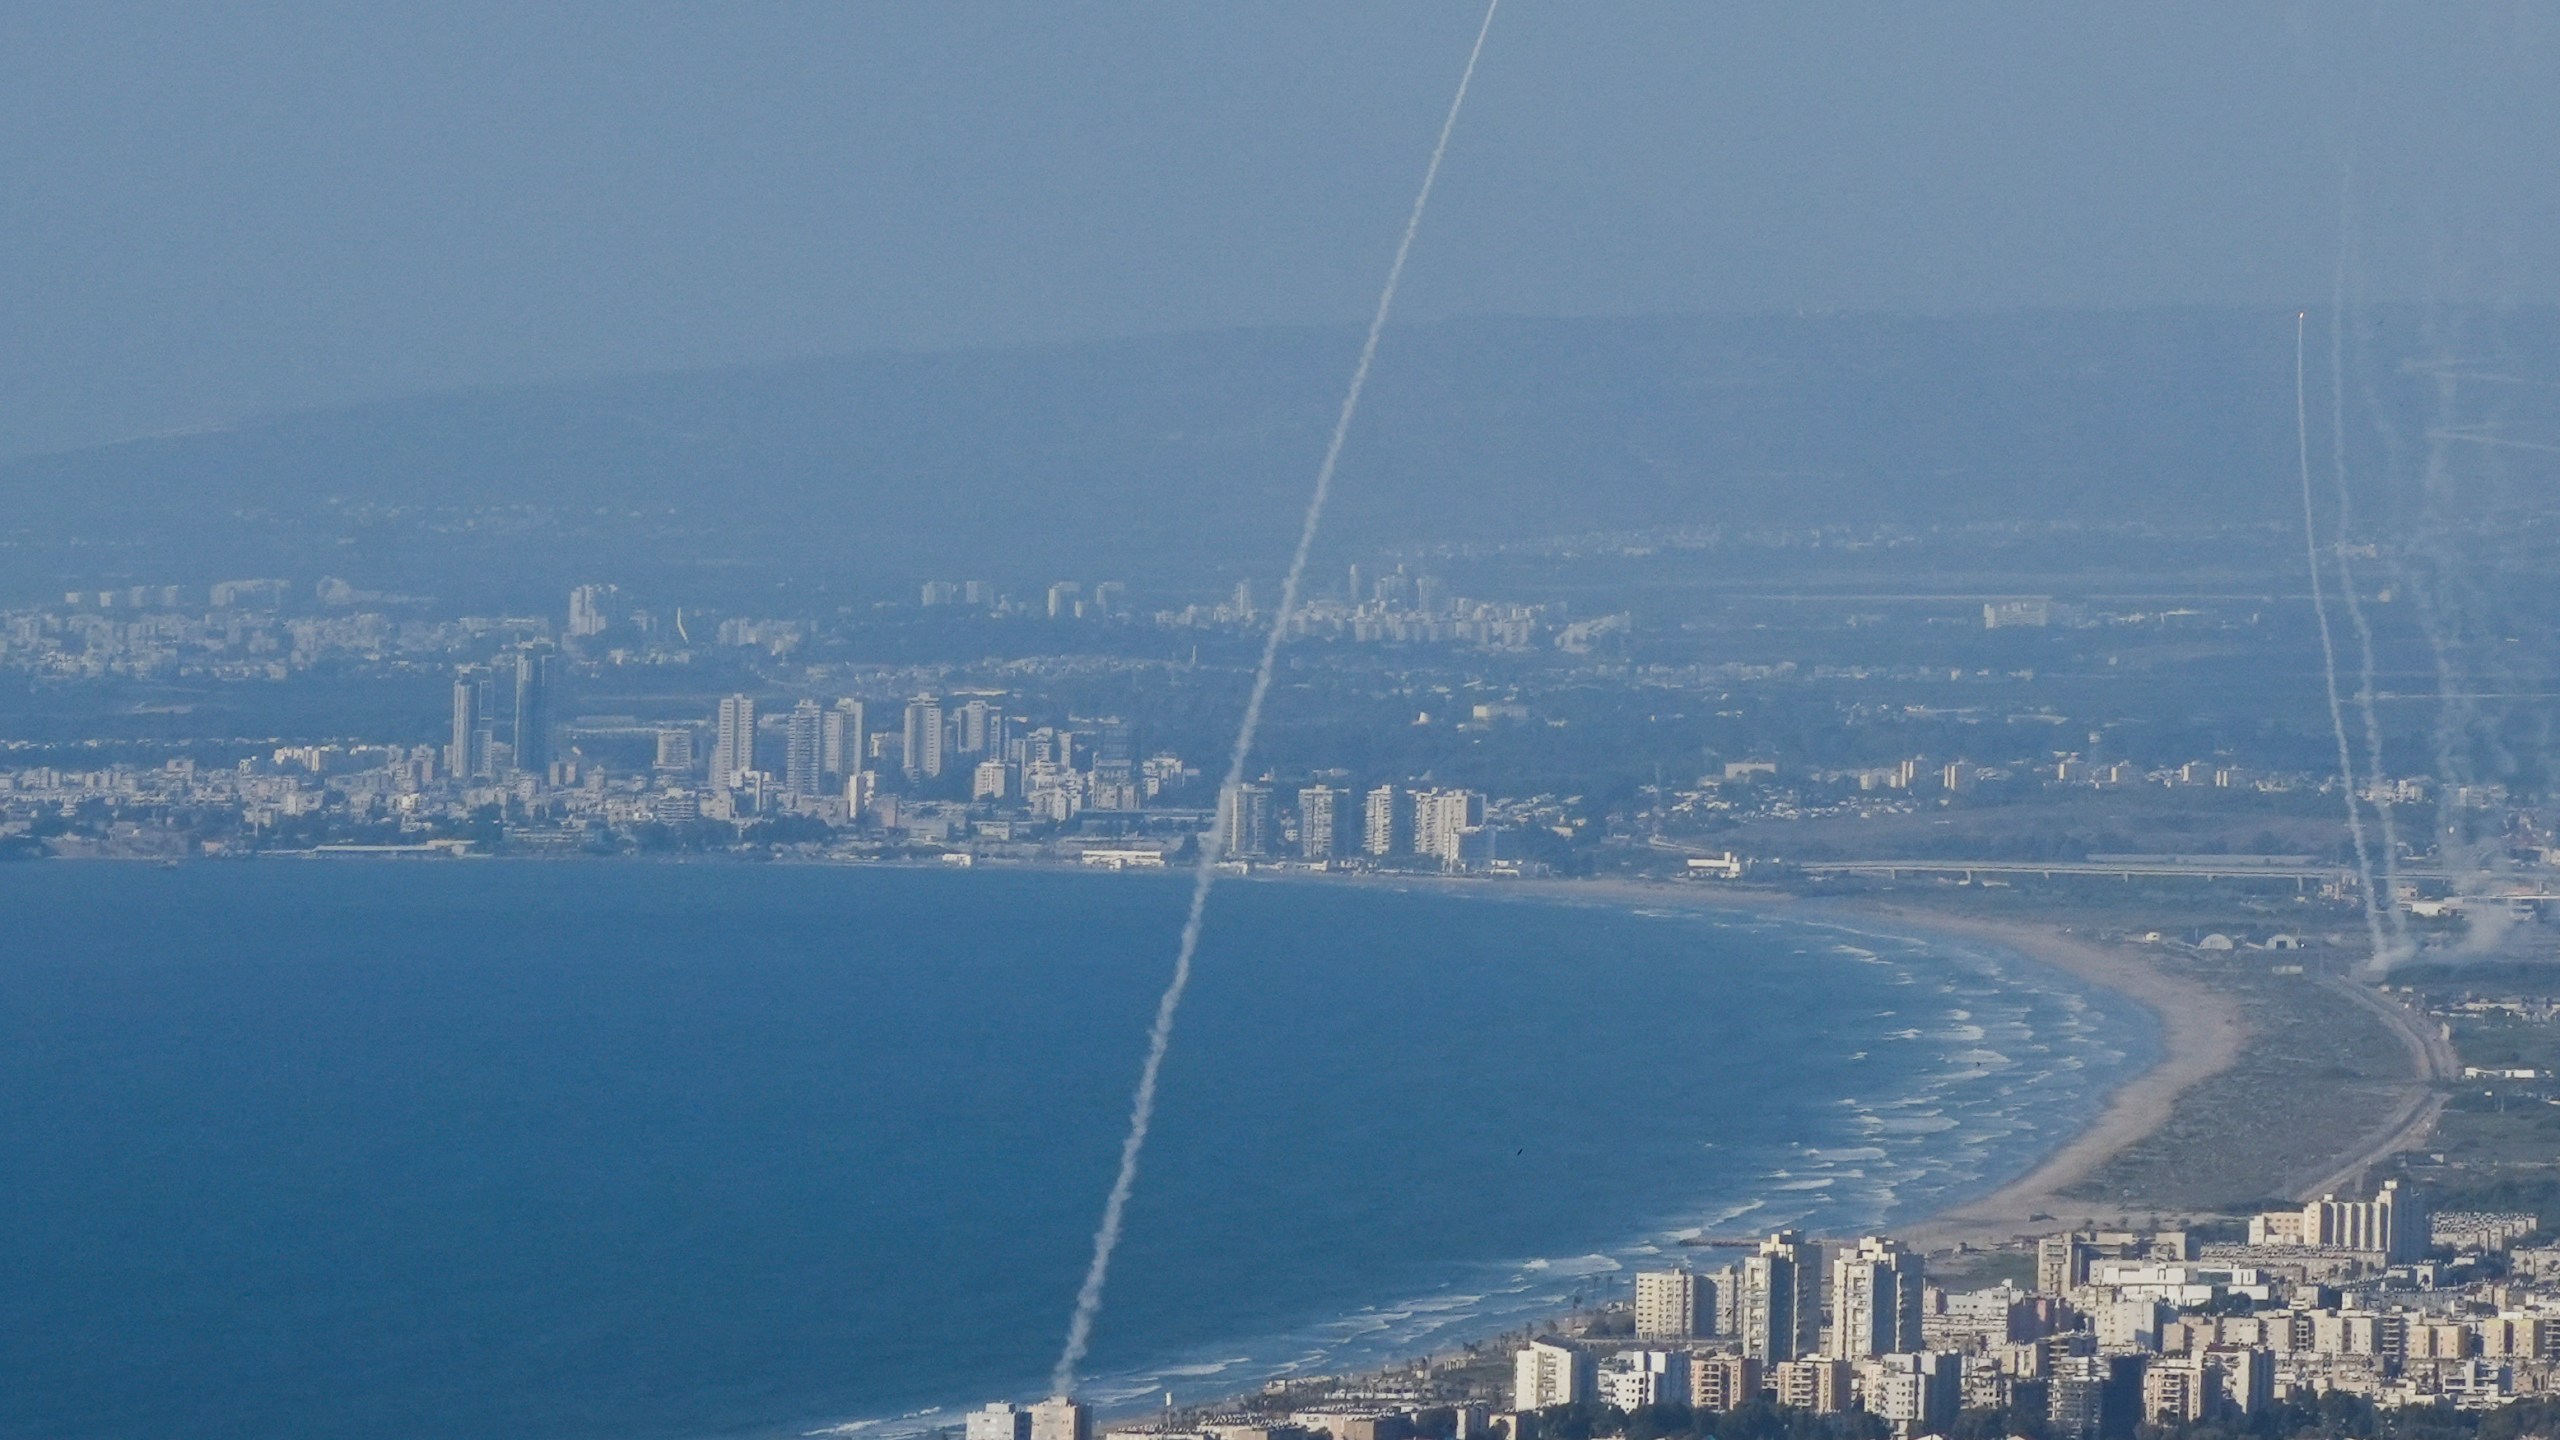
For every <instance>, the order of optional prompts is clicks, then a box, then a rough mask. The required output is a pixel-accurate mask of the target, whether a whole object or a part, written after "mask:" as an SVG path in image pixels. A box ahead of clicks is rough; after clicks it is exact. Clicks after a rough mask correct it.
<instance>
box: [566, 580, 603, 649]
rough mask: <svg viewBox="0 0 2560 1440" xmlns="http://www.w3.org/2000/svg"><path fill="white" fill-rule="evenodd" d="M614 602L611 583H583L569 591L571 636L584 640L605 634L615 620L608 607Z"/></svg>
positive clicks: (573, 638) (571, 637) (574, 638)
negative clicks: (612, 618) (609, 614)
mask: <svg viewBox="0 0 2560 1440" xmlns="http://www.w3.org/2000/svg"><path fill="white" fill-rule="evenodd" d="M612 603H613V587H612V586H610V585H581V586H579V587H577V588H576V589H574V590H572V591H570V592H569V638H570V639H572V640H584V639H586V638H587V637H589V636H591V635H601V634H603V633H604V632H605V631H606V630H607V629H608V628H609V627H610V626H611V625H612V624H613V621H612V620H611V619H610V618H609V617H608V613H607V609H606V607H608V606H610V605H611V604H612Z"/></svg>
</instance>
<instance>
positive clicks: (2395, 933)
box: [2297, 178, 2409, 968]
mask: <svg viewBox="0 0 2560 1440" xmlns="http://www.w3.org/2000/svg"><path fill="white" fill-rule="evenodd" d="M2348 184H2349V182H2348V180H2347V179H2345V178H2342V179H2341V180H2340V182H2339V190H2340V192H2341V193H2340V199H2339V201H2338V210H2339V221H2338V229H2339V234H2340V241H2339V246H2338V269H2337V280H2336V284H2335V286H2334V288H2333V289H2332V290H2331V292H2330V298H2329V471H2330V476H2331V478H2332V479H2333V480H2335V481H2336V482H2337V488H2338V528H2337V533H2336V535H2335V537H2334V540H2335V544H2334V546H2333V548H2332V553H2333V554H2334V555H2335V556H2336V558H2337V562H2338V593H2339V594H2340V595H2342V596H2344V597H2345V599H2346V602H2347V624H2348V627H2349V628H2351V629H2352V630H2354V631H2355V636H2356V653H2357V656H2358V662H2359V663H2358V667H2357V671H2356V709H2357V711H2358V712H2359V714H2360V715H2361V716H2362V718H2363V720H2364V765H2365V775H2366V776H2367V778H2368V779H2369V780H2370V781H2371V782H2372V784H2373V785H2374V787H2375V789H2376V790H2377V791H2378V792H2379V791H2381V787H2382V777H2383V775H2384V774H2385V773H2386V772H2385V771H2384V770H2383V766H2382V719H2381V717H2380V716H2379V715H2377V714H2375V713H2374V708H2373V692H2374V686H2375V679H2376V676H2375V661H2374V653H2373V626H2372V624H2371V622H2369V621H2368V620H2366V618H2365V613H2364V601H2363V599H2362V598H2360V597H2359V596H2358V595H2357V594H2356V576H2355V570H2354V567H2353V566H2352V564H2351V563H2350V562H2349V560H2348V558H2347V532H2348V525H2349V517H2350V516H2352V515H2353V514H2354V510H2355V498H2354V495H2353V494H2352V493H2351V492H2350V491H2349V489H2348V487H2347V418H2346V417H2347V356H2346V330H2347V257H2348V254H2349V249H2350V247H2349V245H2348V243H2347V239H2346V237H2347V236H2349V235H2351V234H2352V233H2353V231H2352V228H2351V227H2352V225H2353V222H2354V212H2353V211H2352V210H2351V209H2350V208H2349V200H2348V198H2347V197H2348V196H2349V195H2351V194H2352V191H2350V190H2349V188H2348ZM2297 323H2298V322H2297ZM2372 799H2373V812H2374V816H2375V818H2377V819H2378V820H2380V821H2381V822H2382V844H2381V846H2380V847H2379V848H2380V850H2381V852H2382V853H2381V857H2380V863H2379V865H2378V867H2377V868H2378V870H2379V872H2380V878H2381V882H2382V894H2381V896H2380V900H2381V903H2382V909H2381V916H2382V921H2383V925H2384V928H2385V929H2386V930H2387V931H2388V932H2389V934H2390V939H2391V953H2390V954H2388V955H2382V954H2376V955H2375V956H2374V963H2375V964H2376V965H2378V966H2382V967H2385V968H2388V967H2389V966H2391V965H2393V964H2395V963H2397V962H2398V961H2399V960H2400V959H2401V958H2402V957H2403V956H2405V955H2407V954H2408V952H2409V931H2408V927H2407V926H2405V925H2404V924H2402V922H2401V919H2400V904H2399V897H2400V825H2399V822H2398V821H2397V820H2396V819H2394V818H2393V816H2392V813H2391V797H2390V795H2389V794H2388V793H2387V792H2384V793H2377V794H2375V795H2374V796H2373V797H2372Z"/></svg>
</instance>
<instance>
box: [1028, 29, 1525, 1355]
mask: <svg viewBox="0 0 2560 1440" xmlns="http://www.w3.org/2000/svg"><path fill="white" fill-rule="evenodd" d="M1501 5H1502V0H1487V3H1486V5H1485V7H1484V21H1483V23H1482V24H1480V25H1478V26H1477V27H1476V39H1475V44H1474V46H1473V47H1472V48H1470V49H1469V50H1468V51H1467V65H1466V68H1465V69H1464V70H1462V71H1460V72H1459V74H1458V89H1457V93H1456V94H1454V95H1452V96H1451V97H1450V98H1449V113H1448V115H1447V117H1446V118H1444V119H1443V120H1442V121H1441V122H1440V138H1439V140H1438V141H1437V142H1436V143H1435V144H1433V146H1432V147H1431V161H1430V163H1429V164H1427V165H1425V166H1424V167H1423V169H1422V187H1421V188H1420V189H1419V190H1417V191H1415V192H1414V197H1413V212H1412V213H1411V214H1410V215H1408V216H1406V217H1405V222H1404V236H1403V238H1402V239H1400V240H1398V241H1397V242H1396V255H1395V259H1394V260H1393V261H1392V262H1390V263H1389V264H1388V266H1387V283H1386V285H1385V286H1384V288H1382V289H1380V290H1379V292H1378V308H1377V311H1376V313H1375V314H1373V315H1371V316H1370V317H1369V334H1368V337H1367V338H1366V339H1364V340H1362V341H1361V342H1360V360H1359V363H1358V364H1357V365H1355V366H1353V367H1352V371H1351V385H1350V388H1349V389H1348V390H1346V391H1345V392H1344V394H1343V397H1342V411H1341V413H1340V414H1338V415H1337V416H1335V417H1334V422H1333V438H1332V439H1331V440H1329V441H1328V442H1326V444H1325V450H1324V462H1323V463H1322V464H1321V465H1319V466H1317V467H1316V483H1315V491H1314V493H1313V494H1312V495H1310V496H1309V497H1308V498H1307V515H1306V520H1305V521H1304V523H1302V524H1301V525H1300V526H1299V528H1298V548H1297V549H1296V550H1294V551H1292V552H1291V553H1290V556H1289V572H1288V576H1287V578H1286V579H1284V580H1282V581H1281V584H1280V603H1279V604H1278V605H1277V606H1276V607H1274V608H1273V610H1272V612H1271V628H1270V629H1269V630H1268V631H1266V632H1264V634H1263V637H1262V660H1261V663H1260V664H1258V665H1257V666H1255V667H1254V672H1253V691H1252V693H1251V694H1250V695H1249V696H1248V697H1247V698H1246V700H1245V706H1244V721H1243V723H1242V724H1240V725H1238V726H1237V727H1236V742H1235V746H1234V748H1233V749H1232V750H1230V751H1229V752H1228V754H1227V771H1226V778H1225V779H1224V781H1223V782H1221V784H1220V785H1219V787H1218V794H1219V796H1220V798H1221V801H1222V803H1221V805H1220V807H1219V808H1220V811H1221V814H1220V816H1219V819H1218V823H1217V824H1215V825H1213V826H1211V827H1210V831H1209V843H1207V844H1205V845H1203V846H1201V847H1200V863H1199V864H1198V865H1197V866H1196V867H1195V868H1194V869H1193V870H1192V875H1191V909H1190V913H1189V914H1187V915H1186V916H1185V917H1184V918H1183V922H1182V941H1181V944H1180V945H1179V946H1178V947H1177V949H1176V951H1175V953H1174V959H1173V978H1172V980H1171V981H1169V982H1167V984H1166V985H1165V988H1164V995H1163V997H1162V998H1161V999H1159V1000H1157V1001H1156V1019H1155V1024H1154V1026H1153V1027H1152V1028H1150V1029H1149V1030H1148V1032H1147V1058H1146V1062H1145V1063H1144V1064H1143V1065H1141V1066H1140V1067H1139V1070H1138V1088H1137V1091H1136V1093H1135V1094H1134V1095H1133V1096H1132V1097H1131V1098H1130V1102H1129V1133H1128V1135H1127V1137H1126V1138H1124V1139H1123V1140H1122V1141H1121V1142H1120V1173H1119V1175H1118V1177H1117V1178H1115V1179H1114V1180H1113V1181H1112V1182H1111V1194H1110V1196H1109V1198H1108V1199H1106V1200H1104V1201H1103V1205H1102V1223H1101V1224H1100V1225H1099V1226H1098V1227H1096V1228H1095V1230H1094V1232H1093V1262H1092V1263H1091V1264H1090V1265H1089V1266H1087V1267H1086V1269H1085V1275H1084V1285H1083V1287H1082V1288H1081V1289H1079V1290H1078V1291H1077V1292H1076V1308H1075V1314H1074V1317H1073V1318H1072V1319H1070V1320H1069V1321H1068V1322H1067V1343H1066V1346H1065V1348H1064V1349H1063V1350H1061V1351H1060V1352H1059V1355H1058V1364H1057V1368H1056V1369H1055V1370H1053V1371H1051V1372H1050V1376H1049V1392H1050V1393H1051V1394H1053V1395H1067V1394H1070V1393H1072V1392H1073V1391H1074V1389H1075V1383H1076V1367H1077V1366H1079V1365H1081V1364H1083V1363H1084V1356H1085V1351H1086V1349H1087V1348H1088V1347H1089V1346H1090V1345H1091V1344H1092V1343H1093V1321H1094V1317H1095V1316H1096V1315H1097V1314H1099V1313H1100V1312H1101V1310H1102V1290H1103V1286H1104V1284H1105V1283H1106V1282H1107V1281H1108V1280H1109V1279H1110V1278H1111V1254H1112V1252H1113V1251H1114V1250H1116V1249H1118V1248H1119V1245H1120V1227H1121V1223H1122V1221H1123V1219H1124V1218H1125V1217H1126V1215H1127V1211H1128V1207H1129V1193H1130V1191H1132V1190H1133V1189H1135V1188H1136V1187H1137V1183H1138V1156H1139V1154H1140V1152H1142V1151H1144V1150H1145V1149H1146V1145H1147V1130H1148V1127H1149V1126H1151V1125H1152V1124H1153V1123H1154V1122H1155V1113H1156V1080H1157V1077H1158V1076H1159V1075H1160V1074H1161V1073H1162V1072H1163V1070H1164V1056H1165V1050H1166V1049H1167V1048H1168V1047H1169V1046H1171V1044H1172V1043H1173V1021H1174V1016H1175V1015H1176V1014H1177V1013H1178V1012H1179V1011H1180V1010H1181V1008H1182V993H1183V991H1185V990H1186V989H1188V988H1190V985H1191V960H1192V957H1193V955H1195V954H1196V953H1198V951H1199V949H1200V925H1201V919H1202V917H1203V916H1204V915H1206V914H1207V912H1208V907H1209V890H1210V887H1211V886H1213V885H1215V884H1216V883H1217V879H1218V862H1219V861H1220V860H1221V859H1222V858H1223V857H1224V856H1225V854H1226V848H1227V842H1228V840H1229V838H1230V837H1229V836H1228V834H1227V828H1228V825H1229V823H1230V820H1229V813H1230V812H1232V810H1233V808H1234V806H1233V802H1232V801H1228V800H1226V797H1229V796H1232V795H1234V794H1235V791H1236V787H1237V786H1239V785H1241V784H1243V783H1244V767H1245V761H1246V759H1247V757H1249V756H1250V755H1252V753H1253V734H1254V731H1255V730H1256V729H1258V728H1260V726H1261V724H1262V703H1263V701H1264V699H1265V698H1266V697H1268V696H1269V695H1270V693H1271V673H1272V669H1273V667H1274V666H1275V665H1276V664H1277V663H1278V660H1279V657H1280V642H1281V640H1282V639H1283V638H1285V637H1286V635H1287V633H1288V626H1289V615H1290V613H1291V612H1292V611H1294V610H1296V609H1297V607H1298V587H1299V585H1300V583H1301V582H1302V581H1303V580H1304V579H1305V577H1306V571H1307V554H1308V552H1309V551H1311V550H1313V549H1314V548H1315V543H1316V530H1317V528H1318V527H1319V526H1321V525H1322V524H1323V523H1324V505H1325V500H1326V498H1327V497H1328V496H1330V495H1331V494H1332V493H1333V472H1334V468H1335V467H1336V466H1337V465H1339V464H1340V463H1341V460H1342V444H1343V441H1344V440H1345V439H1347V438H1348V437H1349V436H1350V434H1351V420H1352V417H1353V416H1354V415H1357V414H1358V413H1359V411H1360V392H1361V391H1362V390H1364V389H1366V388H1368V384H1369V367H1370V365H1371V364H1372V362H1374V361H1375V360H1376V359H1377V357H1378V337H1379V336H1380V335H1382V334H1383V333H1385V331H1386V328H1387V315H1388V313H1389V312H1390V311H1392V310H1393V309H1394V308H1395V303H1396V286H1397V285H1398V284H1399V283H1400V282H1401V281H1402V280H1403V279H1404V262H1405V258H1406V257H1407V256H1408V255H1410V254H1412V253H1413V237H1414V236H1415V235H1416V234H1418V233H1419V232H1420V231H1421V229H1422V212H1423V208H1424V207H1425V206H1427V205H1428V204H1430V202H1431V187H1432V184H1433V183H1434V182H1435V181H1437V180H1438V179H1439V178H1440V161H1441V158H1442V157H1443V156H1445V155H1447V154H1448V153H1449V136H1450V133H1451V132H1453V131H1455V130H1456V129H1457V128H1458V112H1459V110H1460V109H1462V108H1463V107H1464V106H1465V105H1466V103H1467V86H1468V84H1469V82H1471V81H1473V80H1474V79H1475V75H1476V61H1477V60H1478V59H1479V58H1480V57H1481V56H1483V54H1484V40H1485V36H1486V35H1488V34H1490V33H1491V32H1492V30H1493V13H1494V11H1496V10H1497V9H1500V8H1501Z"/></svg>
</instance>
